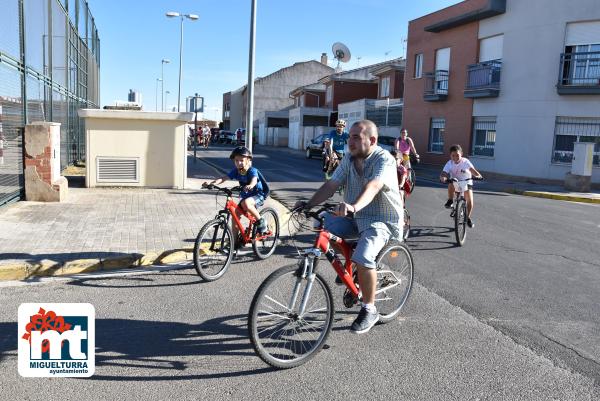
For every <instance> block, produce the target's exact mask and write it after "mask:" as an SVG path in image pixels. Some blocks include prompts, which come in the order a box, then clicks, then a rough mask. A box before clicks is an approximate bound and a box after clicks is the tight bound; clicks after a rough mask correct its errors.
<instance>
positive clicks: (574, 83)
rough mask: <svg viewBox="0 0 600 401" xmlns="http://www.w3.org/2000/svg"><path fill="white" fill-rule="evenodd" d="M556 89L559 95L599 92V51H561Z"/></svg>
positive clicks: (593, 93)
mask: <svg viewBox="0 0 600 401" xmlns="http://www.w3.org/2000/svg"><path fill="white" fill-rule="evenodd" d="M556 89H557V92H558V94H559V95H576V94H581V95H598V94H600V52H580V53H562V54H561V55H560V73H559V76H558V84H557V85H556Z"/></svg>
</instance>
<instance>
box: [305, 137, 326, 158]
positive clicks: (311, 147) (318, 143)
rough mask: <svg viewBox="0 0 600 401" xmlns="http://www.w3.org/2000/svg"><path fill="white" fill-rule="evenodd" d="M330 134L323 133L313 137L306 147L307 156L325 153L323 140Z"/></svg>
mask: <svg viewBox="0 0 600 401" xmlns="http://www.w3.org/2000/svg"><path fill="white" fill-rule="evenodd" d="M328 136H329V134H321V135H319V136H317V137H315V138H313V139H311V141H310V143H309V144H308V146H307V147H306V158H307V159H310V158H312V157H313V156H317V157H319V158H321V157H322V155H323V141H324V140H325V138H326V137H328Z"/></svg>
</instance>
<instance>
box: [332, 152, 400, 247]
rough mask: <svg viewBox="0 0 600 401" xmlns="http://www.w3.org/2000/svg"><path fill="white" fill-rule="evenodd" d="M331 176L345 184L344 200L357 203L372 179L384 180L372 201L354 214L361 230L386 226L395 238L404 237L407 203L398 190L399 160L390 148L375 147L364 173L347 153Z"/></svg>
mask: <svg viewBox="0 0 600 401" xmlns="http://www.w3.org/2000/svg"><path fill="white" fill-rule="evenodd" d="M331 179H332V180H335V181H337V182H339V183H341V184H342V185H344V187H345V190H344V202H346V203H348V204H354V202H356V199H358V196H359V195H360V194H361V193H362V191H363V189H364V187H365V185H367V183H368V182H369V181H372V180H380V181H383V187H382V188H381V190H380V191H379V193H378V194H377V195H375V198H373V200H372V201H371V203H369V204H368V205H367V206H366V207H365V208H363V209H361V210H360V211H358V212H357V213H356V214H355V215H354V219H355V220H356V224H357V225H358V231H359V232H363V231H364V230H366V229H368V228H371V227H372V228H387V229H389V230H390V231H391V233H392V236H393V237H395V238H401V237H402V226H403V225H404V210H403V209H404V205H403V204H402V198H401V197H400V191H399V190H398V176H397V174H396V160H395V159H394V157H393V156H392V155H391V154H390V153H389V152H388V151H386V150H384V149H382V148H380V147H379V146H377V147H375V149H374V150H373V151H372V152H371V154H369V156H367V158H366V159H365V161H364V165H363V174H362V175H359V174H358V172H357V171H356V168H355V167H354V163H353V158H352V157H351V156H350V155H346V157H344V158H343V159H342V162H341V163H340V165H339V166H338V168H337V169H336V170H335V172H334V173H333V176H332V177H331Z"/></svg>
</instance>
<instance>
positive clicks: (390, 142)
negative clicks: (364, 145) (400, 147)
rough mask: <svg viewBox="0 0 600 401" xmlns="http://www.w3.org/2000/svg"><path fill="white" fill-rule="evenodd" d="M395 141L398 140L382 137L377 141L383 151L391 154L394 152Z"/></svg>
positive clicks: (391, 137)
mask: <svg viewBox="0 0 600 401" xmlns="http://www.w3.org/2000/svg"><path fill="white" fill-rule="evenodd" d="M395 141H396V138H395V137H393V136H385V135H380V136H379V138H378V139H377V144H378V145H379V146H381V147H382V148H383V149H385V150H387V151H388V152H391V151H392V150H394V142H395Z"/></svg>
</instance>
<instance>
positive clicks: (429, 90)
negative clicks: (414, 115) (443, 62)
mask: <svg viewBox="0 0 600 401" xmlns="http://www.w3.org/2000/svg"><path fill="white" fill-rule="evenodd" d="M423 76H424V77H425V93H424V94H423V99H424V100H425V101H428V102H439V101H443V100H446V98H448V71H446V70H435V71H434V72H426V73H425V74H423Z"/></svg>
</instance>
